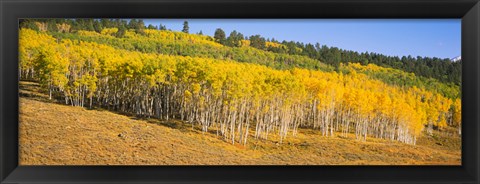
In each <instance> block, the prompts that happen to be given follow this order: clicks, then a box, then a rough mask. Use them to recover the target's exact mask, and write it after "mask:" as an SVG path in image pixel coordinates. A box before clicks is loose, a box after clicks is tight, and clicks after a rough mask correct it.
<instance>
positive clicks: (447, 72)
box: [20, 19, 462, 86]
mask: <svg viewBox="0 0 480 184" xmlns="http://www.w3.org/2000/svg"><path fill="white" fill-rule="evenodd" d="M58 25H61V26H63V28H65V27H67V26H68V27H69V29H68V31H69V32H70V31H78V30H87V31H96V32H98V33H101V32H102V30H103V29H105V28H113V27H114V28H117V29H118V31H117V32H116V35H115V36H117V37H124V35H125V31H126V30H128V29H132V30H134V31H135V32H136V33H138V34H144V30H145V29H155V30H166V29H167V28H166V27H165V26H164V25H161V24H160V25H158V26H156V25H148V26H146V25H145V23H144V22H143V20H141V19H130V20H124V19H22V20H21V22H20V26H21V27H23V28H30V29H33V30H39V29H41V30H47V31H50V32H58V31H62V30H63V32H65V31H64V30H65V29H61V28H62V27H61V26H58ZM182 32H185V33H189V26H188V22H187V21H184V23H183V29H182ZM199 34H201V33H199ZM213 37H214V40H215V41H216V42H218V43H220V44H222V45H225V46H229V47H241V46H242V45H245V44H242V43H245V42H242V40H247V41H248V45H250V46H251V47H253V48H257V49H260V50H266V51H270V52H275V53H282V54H289V55H302V56H307V57H310V58H312V59H315V60H318V61H322V62H324V63H327V64H329V65H332V66H333V67H334V68H335V69H336V70H338V69H339V66H340V63H344V64H345V63H350V62H354V63H361V64H362V65H367V64H369V63H371V64H375V65H378V66H382V67H389V68H394V69H400V70H403V71H406V72H412V73H414V74H415V75H417V76H422V77H426V78H434V79H437V80H439V81H441V82H445V83H453V84H455V85H458V86H460V85H461V72H462V70H461V65H462V62H461V61H459V62H451V61H450V59H448V58H443V59H442V58H436V57H433V58H431V57H420V56H417V57H412V56H402V57H398V56H386V55H383V54H378V53H373V52H370V53H369V52H363V53H359V52H356V51H350V50H343V49H339V48H337V47H328V46H326V45H320V44H319V43H316V44H311V43H306V44H305V43H301V42H295V41H286V40H284V41H281V42H280V41H277V40H275V39H274V38H271V39H270V38H267V39H265V38H264V37H262V36H261V35H252V36H250V37H247V36H244V35H243V34H241V33H239V32H237V31H235V30H234V31H232V32H231V33H230V34H229V36H226V33H225V32H224V31H223V30H222V29H221V28H218V29H216V31H215V33H214V36H213Z"/></svg>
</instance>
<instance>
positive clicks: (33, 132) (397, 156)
mask: <svg viewBox="0 0 480 184" xmlns="http://www.w3.org/2000/svg"><path fill="white" fill-rule="evenodd" d="M20 95H21V98H20V124H19V127H20V130H19V134H20V150H19V156H20V165H460V164H461V140H460V138H459V136H458V135H450V134H445V133H441V132H435V134H434V136H427V135H424V136H422V137H420V138H419V140H418V144H417V145H407V144H403V143H398V142H392V141H386V140H381V139H373V138H369V139H368V140H367V141H366V142H361V141H357V140H355V138H354V135H348V136H347V137H341V136H334V137H324V136H321V135H319V134H318V133H317V132H315V131H312V130H307V129H301V130H300V133H299V134H298V135H297V136H296V137H293V136H291V135H289V136H288V137H287V139H286V140H284V142H283V143H282V144H279V143H278V142H276V141H272V140H276V137H275V136H272V137H271V140H268V141H265V140H255V139H254V138H253V137H250V138H249V142H248V144H247V146H243V145H240V144H235V145H232V144H231V143H229V142H226V141H224V140H222V139H221V138H219V137H217V136H216V134H215V133H213V132H212V133H202V132H201V131H199V130H198V128H195V127H194V128H193V129H192V127H191V126H190V125H185V124H183V123H181V122H178V121H168V122H165V121H159V120H155V119H145V120H138V119H135V118H132V117H128V116H124V115H119V114H116V113H112V112H108V111H103V110H87V109H84V108H80V107H71V106H66V105H61V104H56V103H53V102H49V100H48V99H47V96H45V95H43V94H42V93H39V92H38V87H37V86H35V84H34V83H28V82H21V90H20ZM269 139H270V138H269Z"/></svg>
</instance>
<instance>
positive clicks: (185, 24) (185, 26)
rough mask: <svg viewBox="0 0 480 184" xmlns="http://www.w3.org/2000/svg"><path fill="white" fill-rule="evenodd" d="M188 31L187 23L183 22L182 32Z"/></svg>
mask: <svg viewBox="0 0 480 184" xmlns="http://www.w3.org/2000/svg"><path fill="white" fill-rule="evenodd" d="M189 29H190V28H189V27H188V22H187V21H184V22H183V29H182V32H184V33H188V30H189Z"/></svg>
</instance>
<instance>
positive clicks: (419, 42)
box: [144, 19, 461, 58]
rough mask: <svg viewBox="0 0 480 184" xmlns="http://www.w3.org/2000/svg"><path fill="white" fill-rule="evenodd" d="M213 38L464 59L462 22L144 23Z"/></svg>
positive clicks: (395, 20)
mask: <svg viewBox="0 0 480 184" xmlns="http://www.w3.org/2000/svg"><path fill="white" fill-rule="evenodd" d="M185 20H187V21H188V23H189V27H190V33H197V32H199V31H200V30H202V32H203V34H206V35H211V36H213V33H214V32H215V29H216V28H222V29H223V30H224V31H225V33H226V35H227V36H228V35H229V34H230V32H231V31H233V30H236V31H238V32H240V33H242V34H243V35H245V36H250V35H254V34H260V35H262V36H264V37H265V38H275V39H276V40H279V41H282V40H293V41H300V42H304V43H312V44H315V43H317V42H318V43H320V44H321V45H327V46H334V47H339V48H342V49H347V50H354V51H358V52H365V51H368V52H376V53H381V54H385V55H390V56H408V55H411V56H414V57H416V56H422V57H423V56H427V57H439V58H453V57H456V56H460V54H461V19H144V22H145V25H148V24H152V25H159V24H163V25H166V26H167V29H172V30H174V31H180V30H182V27H183V21H185Z"/></svg>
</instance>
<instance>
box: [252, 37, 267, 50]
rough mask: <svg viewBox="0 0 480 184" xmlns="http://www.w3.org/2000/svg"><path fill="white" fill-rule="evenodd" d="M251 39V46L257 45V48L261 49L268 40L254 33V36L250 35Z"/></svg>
mask: <svg viewBox="0 0 480 184" xmlns="http://www.w3.org/2000/svg"><path fill="white" fill-rule="evenodd" d="M249 40H250V46H252V47H255V48H257V49H261V50H264V49H265V43H266V41H265V38H263V37H262V36H260V35H253V36H250V38H249Z"/></svg>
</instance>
